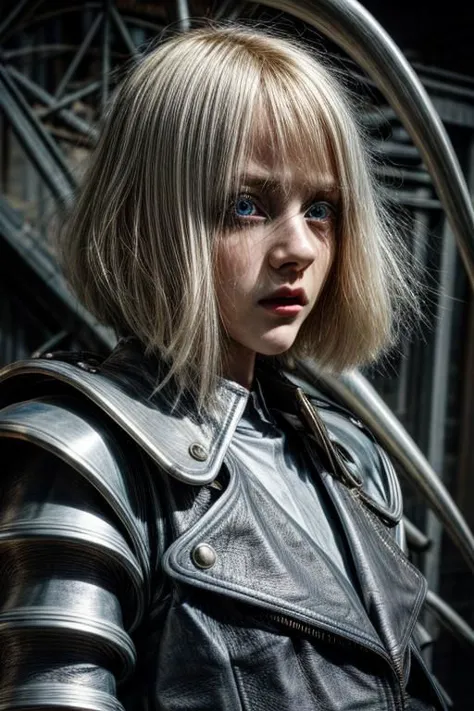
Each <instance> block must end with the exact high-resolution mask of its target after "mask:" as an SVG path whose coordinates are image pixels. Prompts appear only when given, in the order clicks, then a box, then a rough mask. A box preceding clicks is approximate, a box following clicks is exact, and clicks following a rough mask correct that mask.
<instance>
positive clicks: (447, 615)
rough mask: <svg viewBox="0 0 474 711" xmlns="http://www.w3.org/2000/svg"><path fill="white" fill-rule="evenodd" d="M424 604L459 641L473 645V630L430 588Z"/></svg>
mask: <svg viewBox="0 0 474 711" xmlns="http://www.w3.org/2000/svg"><path fill="white" fill-rule="evenodd" d="M425 605H426V607H427V608H428V610H429V611H430V612H431V613H432V614H433V615H434V616H435V617H436V619H437V620H438V621H439V622H440V624H442V625H443V627H446V629H448V630H449V631H450V632H452V633H453V635H454V636H455V637H457V638H458V639H459V640H461V642H467V643H468V644H470V645H472V646H474V630H473V629H472V627H470V626H469V625H468V624H467V622H466V621H465V620H463V618H462V617H461V616H460V615H458V613H457V612H456V611H455V610H453V608H452V607H450V605H448V604H447V603H446V602H445V601H444V600H442V599H441V598H440V597H439V596H438V595H436V594H435V593H434V592H433V591H432V590H428V592H427V594H426V600H425Z"/></svg>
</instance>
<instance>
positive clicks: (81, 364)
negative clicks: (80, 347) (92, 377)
mask: <svg viewBox="0 0 474 711" xmlns="http://www.w3.org/2000/svg"><path fill="white" fill-rule="evenodd" d="M76 365H77V366H78V368H81V369H82V370H85V371H86V373H97V372H98V368H95V367H94V366H93V365H91V364H90V363H86V362H85V361H83V360H78V361H77V363H76Z"/></svg>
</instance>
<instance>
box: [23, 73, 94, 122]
mask: <svg viewBox="0 0 474 711" xmlns="http://www.w3.org/2000/svg"><path fill="white" fill-rule="evenodd" d="M98 89H100V81H94V82H92V83H91V84H88V85H87V86H84V87H82V89H78V90H77V91H74V92H73V93H72V94H67V95H66V96H63V98H62V99H61V101H56V102H55V103H54V104H52V105H51V106H48V107H47V108H46V109H40V110H39V111H37V113H36V115H37V116H39V117H40V118H42V119H45V118H46V117H47V116H51V114H54V113H56V112H58V111H60V109H63V108H64V107H65V106H68V105H69V104H72V103H73V102H74V101H77V100H78V99H83V98H84V97H85V96H89V94H93V93H94V92H95V91H98Z"/></svg>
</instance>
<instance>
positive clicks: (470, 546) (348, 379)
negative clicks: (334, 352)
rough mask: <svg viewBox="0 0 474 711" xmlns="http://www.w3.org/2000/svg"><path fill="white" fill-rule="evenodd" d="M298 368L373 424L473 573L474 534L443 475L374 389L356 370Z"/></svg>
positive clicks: (303, 365) (311, 365) (306, 363)
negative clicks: (331, 372)
mask: <svg viewBox="0 0 474 711" xmlns="http://www.w3.org/2000/svg"><path fill="white" fill-rule="evenodd" d="M297 367H298V370H299V371H300V372H301V374H302V375H304V376H305V377H306V379H308V380H309V381H310V382H313V383H314V384H315V385H316V386H318V385H319V387H321V386H322V387H323V388H325V389H326V390H327V391H328V393H329V394H332V395H333V396H335V397H336V398H337V399H338V400H340V401H341V402H343V403H344V404H345V405H346V406H347V407H348V408H349V409H350V410H352V411H353V412H354V413H355V414H357V415H358V416H359V417H360V418H361V420H362V421H363V422H365V423H366V424H367V426H368V427H370V429H371V430H372V431H373V432H374V434H375V435H376V436H377V438H378V440H379V441H380V443H381V444H382V445H383V447H384V448H385V449H386V450H387V452H389V453H390V454H392V455H393V457H394V459H396V460H397V461H398V463H399V464H400V467H401V471H402V472H405V473H406V474H407V476H408V479H409V481H410V482H411V483H412V484H413V485H414V486H416V488H417V489H418V490H419V491H420V492H421V493H422V495H423V496H424V498H425V499H426V500H427V501H428V503H429V505H430V506H431V508H432V509H433V511H434V512H435V513H436V515H437V516H438V518H439V519H440V521H442V523H443V524H444V526H445V527H446V531H447V533H448V534H449V536H450V537H451V538H452V540H453V541H454V543H455V544H456V545H457V546H458V547H459V550H460V551H461V553H462V554H463V556H464V558H465V560H466V562H467V563H468V565H469V567H470V569H471V570H472V571H473V572H474V535H473V534H472V532H471V530H470V529H469V526H468V525H467V523H466V521H465V519H464V517H463V515H462V514H461V512H460V511H459V509H458V507H457V506H456V504H455V503H454V501H453V499H452V498H451V496H450V494H449V492H448V490H447V489H446V487H445V486H444V484H443V483H442V481H441V480H440V478H439V477H438V476H437V475H436V473H435V472H434V471H433V469H432V468H431V466H430V464H429V463H428V461H427V459H426V458H425V456H424V455H423V453H422V452H421V450H420V449H419V448H418V447H417V445H416V444H415V442H414V441H413V440H412V438H411V437H410V435H409V434H408V433H407V432H406V430H405V429H404V427H403V426H402V425H401V423H400V422H399V421H398V420H397V418H396V417H395V415H394V414H393V412H392V411H391V410H390V408H389V407H388V406H387V405H386V404H385V402H384V401H383V400H382V398H381V397H380V395H379V394H378V393H377V392H376V390H375V388H373V387H372V385H370V383H369V382H368V381H367V380H366V379H365V378H364V376H363V375H361V374H360V373H358V372H357V371H351V372H350V373H345V374H344V375H341V376H339V377H338V378H336V377H334V376H331V375H328V374H326V373H321V372H319V371H318V369H317V367H316V365H315V364H314V363H312V362H311V361H307V360H305V361H300V362H298V364H297Z"/></svg>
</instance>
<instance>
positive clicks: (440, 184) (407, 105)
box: [251, 0, 474, 288]
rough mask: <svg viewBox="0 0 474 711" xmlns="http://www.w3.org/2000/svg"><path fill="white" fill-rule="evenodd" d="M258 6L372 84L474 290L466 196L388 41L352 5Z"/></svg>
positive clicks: (323, 1)
mask: <svg viewBox="0 0 474 711" xmlns="http://www.w3.org/2000/svg"><path fill="white" fill-rule="evenodd" d="M251 1H252V2H256V1H257V0H251ZM260 4H263V5H267V6H269V7H273V8H276V9H277V10H281V11H283V12H288V13H290V14H291V15H294V16H295V17H297V18H299V19H300V20H303V21H304V22H306V23H308V24H309V25H312V26H313V27H315V28H316V29H317V30H319V31H320V32H322V33H323V34H325V35H326V36H327V37H328V38H329V39H331V40H332V41H333V42H335V43H336V44H338V45H339V46H340V47H342V49H343V50H345V51H346V52H347V54H348V55H349V56H350V57H352V58H353V59H354V60H355V61H356V62H357V63H358V64H359V65H360V66H361V67H362V68H363V69H364V70H365V71H366V72H367V74H368V75H369V76H370V77H371V78H372V79H373V80H374V81H375V83H376V84H377V86H378V87H379V89H380V90H381V91H382V93H383V94H384V95H385V97H386V99H387V101H388V103H389V104H390V105H391V106H392V107H393V108H394V110H395V111H396V113H397V115H398V116H399V117H400V119H401V121H402V123H403V125H404V126H405V128H406V129H407V131H408V133H409V134H410V136H411V138H412V140H413V142H414V143H415V145H416V146H417V148H418V150H419V151H420V154H421V156H422V158H423V161H424V163H425V165H426V167H427V168H428V170H429V172H430V174H431V176H432V178H433V183H434V186H435V188H436V191H437V193H438V196H439V198H440V200H441V201H442V203H443V206H444V209H445V211H446V214H447V216H448V219H449V222H450V224H451V228H452V230H453V233H454V235H455V238H456V241H457V244H458V248H459V251H460V253H461V256H462V259H463V262H464V266H465V268H466V272H467V274H468V277H469V280H470V283H471V286H472V288H474V210H473V207H472V204H471V199H470V196H469V192H468V189H467V186H466V183H465V181H464V178H463V175H462V171H461V168H460V166H459V162H458V160H457V157H456V154H455V152H454V150H453V147H452V145H451V142H450V140H449V137H448V135H447V133H446V131H445V129H444V126H443V124H442V122H441V120H440V118H439V116H438V114H437V112H436V110H435V109H434V107H433V104H432V102H431V100H430V98H429V97H428V94H427V93H426V91H425V89H424V88H423V86H422V84H421V82H420V80H419V79H418V77H417V75H416V74H415V72H414V71H413V69H412V68H411V66H410V64H409V63H408V62H407V60H406V59H405V57H404V56H403V54H402V53H401V51H400V50H399V49H398V47H397V46H396V45H395V43H394V42H393V40H392V39H391V37H390V36H389V35H388V34H387V33H386V32H385V30H384V29H383V28H382V27H381V26H380V25H379V23H378V22H377V21H376V20H375V18H374V17H372V15H371V14H370V13H369V12H367V10H366V9H365V8H364V7H362V5H361V4H360V3H359V2H357V0H264V2H263V3H260Z"/></svg>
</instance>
